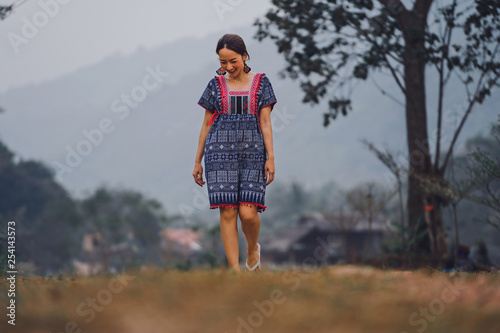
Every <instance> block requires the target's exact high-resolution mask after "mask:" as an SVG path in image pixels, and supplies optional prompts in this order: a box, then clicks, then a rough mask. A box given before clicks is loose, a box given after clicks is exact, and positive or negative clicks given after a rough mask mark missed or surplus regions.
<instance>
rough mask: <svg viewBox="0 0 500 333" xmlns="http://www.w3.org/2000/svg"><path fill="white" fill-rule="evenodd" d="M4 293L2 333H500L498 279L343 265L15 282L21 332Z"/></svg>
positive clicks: (489, 275)
mask: <svg viewBox="0 0 500 333" xmlns="http://www.w3.org/2000/svg"><path fill="white" fill-rule="evenodd" d="M8 289H9V282H8V281H7V280H5V279H3V280H2V281H1V296H0V301H1V307H2V309H3V312H4V313H3V314H2V316H1V318H2V322H1V323H0V331H1V332H22V333H60V332H71V333H78V332H88V333H115V332H116V333H149V332H152V333H153V332H154V333H156V332H217V333H225V332H227V333H229V332H238V333H250V332H290V333H296V332H297V333H298V332H311V333H313V332H314V333H316V332H317V333H323V332H328V333H332V332H339V333H354V332H384V333H389V332H394V333H402V332H407V333H413V332H419V333H422V332H428V333H438V332H439V333H448V332H450V333H451V332H452V333H462V332H463V333H466V332H467V333H471V332H473V333H489V332H490V333H498V332H500V276H499V274H498V272H497V273H451V275H450V273H448V274H444V273H440V272H437V271H434V270H432V269H421V270H418V271H394V270H392V271H391V270H379V269H375V268H371V267H361V266H351V265H339V266H330V267H325V268H321V269H314V270H313V269H306V268H305V267H304V266H303V267H299V268H297V269H296V270H291V269H289V270H280V271H278V270H277V271H265V267H263V271H262V272H259V273H255V272H252V273H245V272H241V273H235V272H231V271H226V270H193V271H186V272H184V271H177V270H170V271H166V270H161V269H154V268H152V269H148V270H143V271H136V272H132V271H131V272H128V273H126V274H122V275H114V276H113V275H109V276H95V277H91V278H77V279H74V280H72V279H66V278H62V279H57V278H54V279H47V278H18V279H17V281H16V325H15V326H12V325H9V324H8V323H7V321H8V320H9V318H8V317H7V316H6V314H7V311H8V310H7V309H6V307H7V305H8V301H9V299H8V297H7V292H8Z"/></svg>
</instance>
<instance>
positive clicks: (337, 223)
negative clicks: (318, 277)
mask: <svg viewBox="0 0 500 333" xmlns="http://www.w3.org/2000/svg"><path fill="white" fill-rule="evenodd" d="M370 224H371V225H370ZM391 231H394V228H393V227H392V226H391V225H390V224H389V221H388V220H387V219H385V218H383V217H381V216H377V217H375V218H373V220H372V222H371V223H369V221H368V220H366V219H364V218H362V217H360V216H358V215H355V214H323V213H310V214H305V215H303V216H302V217H300V218H299V220H298V221H297V223H296V224H295V225H294V226H292V227H288V228H286V229H283V230H281V231H277V232H274V233H273V234H272V235H269V236H267V237H266V236H262V237H261V239H260V240H259V243H260V244H261V246H262V250H261V256H262V260H263V261H268V262H273V263H275V264H291V265H293V264H296V265H300V264H310V265H322V264H336V263H338V262H339V261H341V260H352V259H356V258H371V257H376V256H379V255H380V254H381V253H382V240H383V238H384V236H386V235H387V233H389V232H391Z"/></svg>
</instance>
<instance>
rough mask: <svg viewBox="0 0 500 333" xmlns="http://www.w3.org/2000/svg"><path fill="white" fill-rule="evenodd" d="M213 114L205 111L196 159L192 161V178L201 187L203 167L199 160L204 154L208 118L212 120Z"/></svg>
mask: <svg viewBox="0 0 500 333" xmlns="http://www.w3.org/2000/svg"><path fill="white" fill-rule="evenodd" d="M212 115H213V112H210V111H208V110H207V109H205V118H204V119H203V123H202V125H201V130H200V138H199V140H198V151H197V152H196V158H195V160H194V171H193V177H194V181H195V183H196V184H198V185H200V186H203V185H204V184H205V182H204V181H203V166H202V165H201V160H202V159H203V155H204V153H205V141H206V139H207V135H208V132H209V131H210V127H211V125H210V118H212Z"/></svg>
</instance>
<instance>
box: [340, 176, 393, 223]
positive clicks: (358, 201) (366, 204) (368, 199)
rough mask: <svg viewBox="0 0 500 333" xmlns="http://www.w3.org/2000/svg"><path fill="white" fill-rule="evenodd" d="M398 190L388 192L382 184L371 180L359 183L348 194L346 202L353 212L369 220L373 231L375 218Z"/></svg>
mask: <svg viewBox="0 0 500 333" xmlns="http://www.w3.org/2000/svg"><path fill="white" fill-rule="evenodd" d="M395 194H396V192H392V193H388V192H387V191H385V190H384V188H382V187H381V186H378V185H377V184H376V183H373V182H370V183H365V184H362V185H359V186H357V187H355V188H353V189H351V190H350V191H349V192H347V195H346V202H347V204H348V205H349V207H350V208H351V210H352V211H353V212H357V213H359V214H361V216H362V217H363V218H365V219H367V220H368V227H369V232H370V233H371V232H372V223H373V220H374V218H375V217H376V216H377V215H378V214H379V213H380V212H381V211H382V210H383V209H384V208H385V206H386V205H387V204H388V203H389V201H390V200H391V199H392V198H393V197H394V195H395Z"/></svg>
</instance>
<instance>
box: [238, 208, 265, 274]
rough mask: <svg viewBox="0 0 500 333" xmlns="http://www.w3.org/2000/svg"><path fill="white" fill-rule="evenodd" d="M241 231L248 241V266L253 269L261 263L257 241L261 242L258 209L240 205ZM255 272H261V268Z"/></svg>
mask: <svg viewBox="0 0 500 333" xmlns="http://www.w3.org/2000/svg"><path fill="white" fill-rule="evenodd" d="M239 214H240V220H241V229H242V230H243V233H244V234H245V237H246V239H247V262H248V266H250V267H253V266H254V265H255V264H256V263H257V261H259V249H258V247H257V241H258V240H259V231H260V217H259V216H258V215H257V207H255V206H246V205H240V208H239ZM255 271H260V267H258V268H256V269H255Z"/></svg>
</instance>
